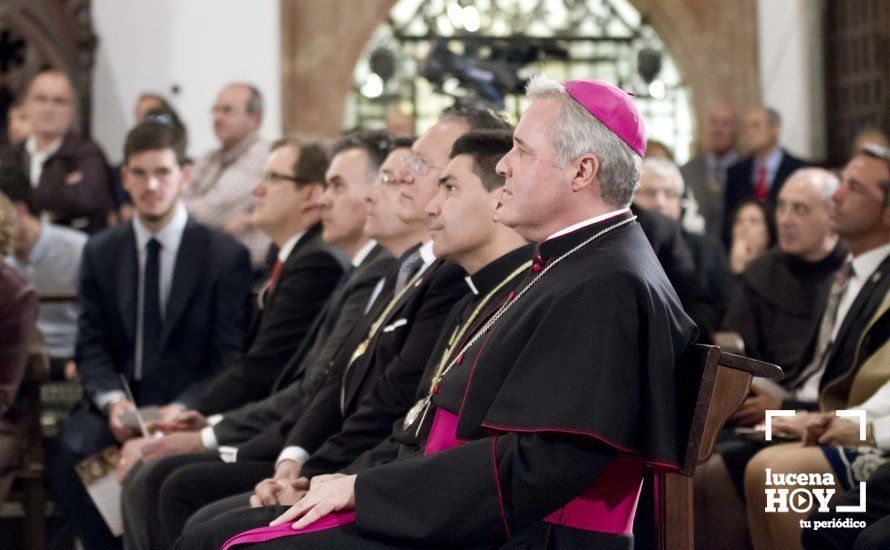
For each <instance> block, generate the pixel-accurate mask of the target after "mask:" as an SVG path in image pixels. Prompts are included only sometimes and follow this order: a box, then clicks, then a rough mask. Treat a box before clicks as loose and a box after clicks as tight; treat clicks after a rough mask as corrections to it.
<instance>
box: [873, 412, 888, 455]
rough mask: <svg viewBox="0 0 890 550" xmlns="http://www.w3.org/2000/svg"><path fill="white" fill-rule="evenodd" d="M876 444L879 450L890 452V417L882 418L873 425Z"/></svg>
mask: <svg viewBox="0 0 890 550" xmlns="http://www.w3.org/2000/svg"><path fill="white" fill-rule="evenodd" d="M871 425H872V429H873V430H874V434H875V443H876V444H877V445H878V448H879V449H884V450H890V416H882V417H880V418H877V419H875V421H874V422H872V423H871Z"/></svg>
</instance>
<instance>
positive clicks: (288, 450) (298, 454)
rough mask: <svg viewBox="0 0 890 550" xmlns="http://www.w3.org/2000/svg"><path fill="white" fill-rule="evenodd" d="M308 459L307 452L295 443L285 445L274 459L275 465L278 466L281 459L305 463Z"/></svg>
mask: <svg viewBox="0 0 890 550" xmlns="http://www.w3.org/2000/svg"><path fill="white" fill-rule="evenodd" d="M308 459H309V453H307V452H306V449H304V448H303V447H298V446H296V445H291V446H290V447H285V448H284V450H282V451H281V453H279V454H278V458H277V459H275V467H276V468H277V467H278V463H279V462H281V461H282V460H293V461H294V462H296V463H298V464H301V465H302V464H305V463H306V461H307V460H308Z"/></svg>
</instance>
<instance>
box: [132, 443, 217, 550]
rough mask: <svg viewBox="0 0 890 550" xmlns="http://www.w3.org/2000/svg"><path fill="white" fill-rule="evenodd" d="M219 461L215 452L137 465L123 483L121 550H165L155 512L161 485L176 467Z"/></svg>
mask: <svg viewBox="0 0 890 550" xmlns="http://www.w3.org/2000/svg"><path fill="white" fill-rule="evenodd" d="M214 461H219V455H218V454H216V453H202V454H187V455H178V456H171V457H168V458H164V459H161V460H159V461H157V462H152V463H151V464H145V463H143V462H140V463H138V464H136V465H135V466H134V467H133V469H132V470H131V471H130V474H129V475H128V476H127V479H125V480H124V484H123V493H122V495H121V511H122V514H123V520H124V548H125V549H126V550H148V549H150V548H166V547H167V546H168V545H166V540H165V537H164V534H163V533H162V532H161V523H160V517H159V513H158V508H159V505H158V496H159V493H160V488H161V485H162V484H163V483H164V481H165V480H166V479H167V476H168V475H170V473H172V472H173V471H175V470H176V469H177V468H179V467H181V466H184V465H187V464H193V463H196V462H214Z"/></svg>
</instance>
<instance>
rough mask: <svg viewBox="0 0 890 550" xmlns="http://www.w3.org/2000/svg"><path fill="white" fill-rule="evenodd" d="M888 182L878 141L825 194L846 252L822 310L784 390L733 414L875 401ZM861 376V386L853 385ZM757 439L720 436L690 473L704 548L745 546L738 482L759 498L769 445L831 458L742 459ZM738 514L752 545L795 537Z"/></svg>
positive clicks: (883, 335) (761, 393)
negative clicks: (711, 515) (711, 516)
mask: <svg viewBox="0 0 890 550" xmlns="http://www.w3.org/2000/svg"><path fill="white" fill-rule="evenodd" d="M888 181H890V152H888V151H887V150H886V149H883V148H880V147H874V146H870V147H867V148H865V149H863V150H862V151H860V153H859V154H857V155H856V156H855V157H854V158H853V159H852V160H851V161H850V162H849V163H848V164H847V166H846V167H845V168H844V171H843V174H842V177H841V182H840V185H839V186H838V187H837V190H836V191H835V192H834V194H833V195H832V202H833V209H832V212H831V214H830V215H829V219H830V221H831V226H832V228H833V230H834V231H835V232H836V233H837V234H838V235H839V236H840V238H841V239H842V240H843V241H845V242H846V244H847V248H848V250H849V254H848V256H847V258H846V260H845V262H844V265H843V266H842V267H841V268H840V270H838V271H837V273H836V274H835V276H834V280H833V282H832V285H831V288H830V290H829V292H828V298H827V301H826V303H825V307H824V308H823V310H822V314H821V317H820V320H819V322H818V323H816V324H814V326H813V330H812V333H811V336H810V339H809V342H808V344H807V345H806V346H805V350H806V351H805V353H804V355H803V356H802V358H801V361H800V363H799V367H797V366H795V365H791V366H790V369H789V370H790V372H791V374H792V376H791V379H790V380H789V381H786V382H784V383H783V386H784V387H779V386H774V387H770V388H768V389H755V390H754V394H753V395H752V396H751V397H750V398H749V400H748V401H747V402H746V404H745V405H744V407H743V408H742V410H741V412H740V413H738V414H739V415H740V416H739V418H740V419H741V420H745V421H747V422H751V423H754V422H756V421H757V419H758V418H759V417H760V415H761V414H762V411H763V410H766V409H814V408H816V404H818V407H819V408H821V409H822V410H823V411H833V410H835V409H843V408H856V407H859V406H862V405H863V403H864V402H865V401H866V400H868V399H869V397H870V396H874V398H875V399H883V397H882V396H883V395H884V394H883V393H882V392H876V390H877V387H876V386H875V384H880V383H882V382H881V380H882V379H881V376H884V375H880V374H879V375H878V376H875V375H874V372H875V369H877V371H878V372H881V369H882V368H884V366H886V365H887V364H888V363H887V356H886V354H887V353H888V345H890V344H888V341H887V321H888V312H887V305H888V296H890V294H888V293H890V204H888V199H887V197H888V190H887V183H888ZM885 374H886V373H885ZM863 377H865V378H867V379H868V383H862V382H861V380H862V379H863ZM808 418H809V416H808V415H805V414H801V413H799V414H798V418H797V420H796V422H795V424H794V425H795V426H797V432H798V433H803V432H804V431H805V428H803V427H800V426H799V425H800V424H802V423H805V422H806V421H807V420H808ZM869 420H870V421H871V420H872V418H871V417H870V418H869ZM780 424H781V422H780ZM789 429H790V428H789ZM765 444H766V442H764V441H763V439H762V435H761V436H759V437H757V438H754V439H752V440H750V441H747V442H746V441H742V440H739V439H731V440H727V441H724V442H722V443H720V444H718V447H717V450H718V451H719V452H720V455H718V456H715V457H714V458H712V459H711V460H710V461H709V462H708V463H706V464H705V465H704V466H703V467H702V468H700V471H697V472H696V489H697V493H696V507H697V510H698V511H699V512H702V511H704V512H705V513H706V512H707V511H708V510H712V509H714V508H716V507H717V506H716V504H715V503H717V502H719V503H720V505H719V507H720V510H721V512H720V519H719V521H716V522H713V523H711V522H708V521H706V520H703V521H702V522H697V524H698V525H702V526H704V527H703V528H701V529H699V533H698V534H697V535H698V536H701V537H702V542H703V544H704V546H705V547H707V546H708V545H709V544H711V543H712V541H716V540H720V541H723V542H721V544H724V545H725V544H730V543H727V542H726V541H738V542H737V543H736V544H739V545H740V546H738V547H739V548H744V547H747V540H748V538H747V537H748V529H747V527H746V525H745V524H744V521H733V520H734V519H736V518H744V514H743V513H742V512H741V510H742V507H743V503H742V496H743V495H745V494H747V496H751V495H752V494H757V492H756V490H754V491H753V492H752V491H747V492H745V485H749V482H748V481H746V480H748V479H749V478H750V480H751V481H750V483H751V484H753V485H751V486H754V487H756V486H757V485H758V483H759V486H760V493H759V495H760V497H763V473H764V472H763V468H762V466H763V465H764V463H766V464H769V462H767V461H769V460H773V459H776V460H778V459H779V456H778V454H777V453H778V452H779V450H781V454H783V455H786V456H788V457H790V458H792V459H794V458H795V457H796V456H797V455H796V453H802V454H801V455H800V458H801V460H800V461H798V462H797V464H803V463H804V461H805V462H806V463H807V464H814V463H815V464H823V465H825V466H826V467H827V464H828V463H829V462H831V463H832V464H834V462H833V461H832V460H831V459H829V458H827V455H828V453H826V457H822V458H819V457H818V456H816V455H814V453H820V452H822V451H820V450H819V449H818V448H811V447H805V448H803V449H800V448H797V447H793V448H791V449H787V448H786V447H779V448H776V449H773V448H768V449H766V450H764V451H762V452H761V454H759V455H757V457H755V459H754V460H752V457H754V456H755V454H756V453H757V452H758V451H759V450H760V449H761V448H762V447H763V446H764V445H765ZM814 456H816V458H815V459H814V458H813V457H814ZM813 460H815V462H813ZM746 466H747V469H746ZM758 468H759V473H758ZM787 471H791V470H787ZM838 473H839V472H838ZM752 476H754V477H752ZM757 476H759V477H757ZM733 489H735V491H734V490H733ZM755 505H756V503H755V504H752V506H755ZM762 508H763V507H762V506H761V509H762ZM776 516H782V518H786V519H784V520H783V519H782V518H778V517H777V518H775V522H778V523H774V524H773V525H779V524H782V523H783V521H790V519H789V518H790V516H793V514H791V515H790V516H789V515H788V514H776ZM748 517H749V520H753V521H755V522H756V523H754V524H752V529H751V533H752V536H755V534H754V531H755V528H756V529H757V534H756V537H759V538H756V539H755V542H756V543H758V544H760V545H765V544H769V542H768V541H770V540H772V541H773V542H775V541H780V540H781V541H786V542H787V543H788V544H792V543H793V541H794V540H797V541H799V539H800V534H799V532H798V533H795V534H794V536H791V537H787V536H782V535H781V534H779V533H783V532H786V530H785V529H784V528H776V529H775V530H774V531H772V530H771V531H769V532H768V531H766V520H764V519H763V518H762V517H754V516H752V515H751V514H750V513H749V515H748ZM797 519H801V518H799V517H797V518H796V519H795V521H796V520H797ZM709 526H710V527H709ZM755 526H756V527H755ZM771 533H776V535H773V534H771ZM712 537H715V538H712ZM764 541H767V542H764ZM796 545H799V542H797V543H796ZM764 547H766V546H764Z"/></svg>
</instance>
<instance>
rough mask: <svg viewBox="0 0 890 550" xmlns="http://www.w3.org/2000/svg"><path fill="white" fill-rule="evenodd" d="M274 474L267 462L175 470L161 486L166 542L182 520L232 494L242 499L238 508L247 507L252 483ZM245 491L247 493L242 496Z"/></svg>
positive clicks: (177, 533) (178, 532)
mask: <svg viewBox="0 0 890 550" xmlns="http://www.w3.org/2000/svg"><path fill="white" fill-rule="evenodd" d="M274 474H275V463H273V462H267V461H246V462H235V463H231V464H227V463H225V462H218V463H205V464H190V465H187V466H183V467H182V468H178V469H177V470H176V471H174V472H172V473H171V474H170V475H169V476H167V479H166V481H164V484H163V485H162V486H161V494H160V500H159V506H158V510H159V513H160V518H161V528H162V532H163V533H164V535H165V536H166V538H167V540H166V542H167V543H169V544H172V543H173V541H175V540H176V539H177V538H179V536H180V535H181V534H182V530H183V528H184V527H185V524H186V521H188V519H189V518H190V517H191V516H192V515H193V514H195V512H197V511H198V510H201V509H203V508H204V507H206V506H207V505H208V504H212V503H215V502H217V501H219V500H220V499H226V498H227V497H232V495H236V496H243V498H244V500H241V506H247V505H248V504H249V502H248V501H249V498H250V494H252V493H253V488H254V487H255V486H256V484H257V483H259V482H260V481H262V480H264V479H266V478H268V477H272V475H274ZM246 491H249V492H250V493H249V494H247V495H246V496H245V495H244V493H245V492H246ZM168 547H169V546H168Z"/></svg>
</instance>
